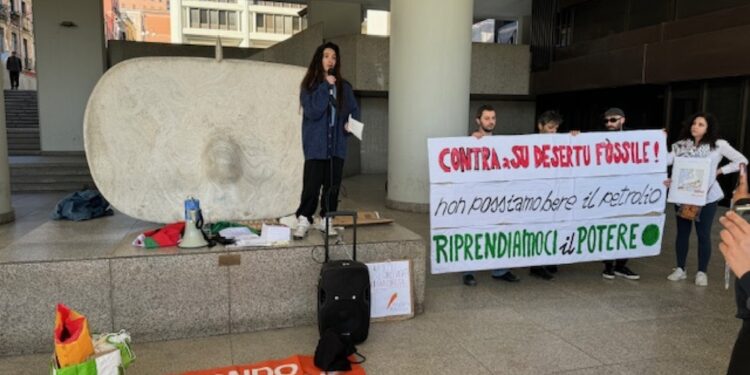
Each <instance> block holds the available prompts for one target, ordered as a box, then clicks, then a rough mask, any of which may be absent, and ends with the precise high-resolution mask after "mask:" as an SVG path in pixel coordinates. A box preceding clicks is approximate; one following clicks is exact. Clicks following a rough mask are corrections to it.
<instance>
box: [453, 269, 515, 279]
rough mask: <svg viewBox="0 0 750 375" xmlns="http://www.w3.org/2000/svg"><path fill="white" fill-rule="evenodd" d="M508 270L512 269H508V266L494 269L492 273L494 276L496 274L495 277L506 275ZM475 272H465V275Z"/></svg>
mask: <svg viewBox="0 0 750 375" xmlns="http://www.w3.org/2000/svg"><path fill="white" fill-rule="evenodd" d="M508 271H510V270H509V269H507V268H505V269H497V270H492V272H491V273H492V276H494V277H503V275H505V274H506V273H508ZM473 274H474V271H469V272H464V276H466V275H473Z"/></svg>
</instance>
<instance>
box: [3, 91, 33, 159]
mask: <svg viewBox="0 0 750 375" xmlns="http://www.w3.org/2000/svg"><path fill="white" fill-rule="evenodd" d="M5 121H6V129H7V131H8V155H10V156H16V155H39V154H40V150H41V147H40V144H39V107H38V104H37V93H36V91H26V90H5Z"/></svg>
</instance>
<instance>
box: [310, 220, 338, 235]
mask: <svg viewBox="0 0 750 375" xmlns="http://www.w3.org/2000/svg"><path fill="white" fill-rule="evenodd" d="M315 228H316V229H317V230H319V231H321V232H323V233H325V234H327V235H328V237H335V236H338V235H339V232H338V231H336V227H334V226H333V220H331V221H330V223H329V226H328V232H326V218H324V217H322V218H320V221H318V223H317V224H316V225H315Z"/></svg>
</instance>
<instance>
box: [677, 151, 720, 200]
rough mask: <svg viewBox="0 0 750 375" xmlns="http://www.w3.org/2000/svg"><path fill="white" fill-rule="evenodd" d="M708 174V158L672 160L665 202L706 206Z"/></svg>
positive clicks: (709, 165) (709, 160) (709, 171)
mask: <svg viewBox="0 0 750 375" xmlns="http://www.w3.org/2000/svg"><path fill="white" fill-rule="evenodd" d="M710 173H711V159H710V158H685V157H676V158H674V164H673V166H672V184H671V185H670V188H669V196H668V197H667V200H668V201H669V202H670V203H678V204H692V205H696V206H704V205H706V196H707V195H708V188H709V186H708V182H709V178H710Z"/></svg>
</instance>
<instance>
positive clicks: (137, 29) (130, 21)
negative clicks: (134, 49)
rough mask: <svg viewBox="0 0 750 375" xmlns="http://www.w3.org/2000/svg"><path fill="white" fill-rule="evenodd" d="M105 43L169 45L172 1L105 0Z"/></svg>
mask: <svg viewBox="0 0 750 375" xmlns="http://www.w3.org/2000/svg"><path fill="white" fill-rule="evenodd" d="M103 4H104V6H103V8H104V35H105V40H132V41H137V42H154V43H169V42H170V40H171V34H170V32H171V30H170V27H169V22H170V20H169V17H170V14H169V0H103Z"/></svg>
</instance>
